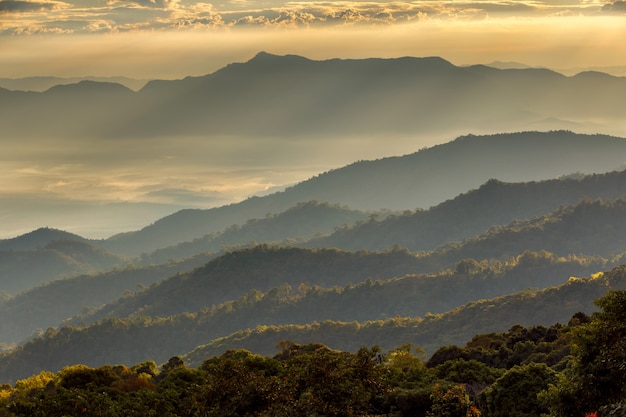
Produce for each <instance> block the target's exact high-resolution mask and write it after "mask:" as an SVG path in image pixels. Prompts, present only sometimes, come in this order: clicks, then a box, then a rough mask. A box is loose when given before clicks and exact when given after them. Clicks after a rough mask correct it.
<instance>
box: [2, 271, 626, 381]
mask: <svg viewBox="0 0 626 417" xmlns="http://www.w3.org/2000/svg"><path fill="white" fill-rule="evenodd" d="M566 264H567V262H565V263H563V262H562V263H561V265H559V266H557V268H562V267H565V268H567V266H566ZM554 265H556V264H554ZM549 270H550V268H549V267H547V269H546V270H545V271H544V272H548V271H549ZM553 271H554V270H553ZM509 274H510V275H509ZM519 274H522V275H526V276H527V277H530V276H531V274H532V270H531V269H530V268H527V266H525V265H523V264H522V263H519V264H518V265H511V268H510V269H509V270H508V271H505V272H503V273H502V274H499V275H498V274H496V275H494V276H493V277H492V278H491V279H493V282H497V281H499V280H501V279H502V280H503V281H508V282H513V283H514V281H515V279H514V277H515V276H516V275H517V276H518V277H519ZM548 274H549V272H548ZM563 278H564V277H562V279H563ZM438 279H439V278H438V277H431V278H429V277H406V278H403V279H401V280H390V281H385V282H378V283H376V284H372V283H369V284H368V283H365V284H363V285H360V286H348V287H346V288H345V289H344V290H343V291H341V290H334V291H329V290H322V289H319V288H318V289H310V290H308V291H305V292H303V293H301V294H300V295H299V296H295V297H290V296H289V294H288V292H287V293H286V292H285V290H286V289H285V288H284V287H281V288H277V289H275V290H272V291H270V292H268V293H267V294H262V293H260V292H254V291H253V292H250V293H249V294H247V295H246V296H245V297H241V298H240V299H238V300H236V301H233V302H229V303H225V304H223V305H221V306H218V307H214V308H212V309H210V310H203V311H199V312H197V313H194V314H181V315H176V316H172V317H168V318H156V317H155V318H150V317H148V316H140V317H137V318H135V319H109V320H104V321H102V322H100V323H98V324H95V325H93V326H89V327H86V328H76V327H64V328H61V329H58V330H54V329H49V330H48V331H47V332H46V333H45V334H44V335H43V336H42V337H40V338H37V339H35V340H32V341H31V342H28V343H26V344H25V345H23V346H21V347H18V348H16V349H15V350H14V351H13V352H11V353H8V354H6V355H5V356H3V357H2V358H0V378H1V379H2V380H10V379H13V378H20V377H23V376H24V375H30V374H33V373H37V372H39V371H41V370H44V369H48V370H53V371H56V370H59V369H61V368H62V367H63V366H66V365H69V364H73V363H76V362H80V363H84V364H87V365H89V366H94V365H99V364H105V363H109V364H110V363H137V362H141V361H144V360H147V359H155V360H157V361H160V362H164V361H165V360H166V359H167V358H168V357H171V356H172V355H174V354H176V352H180V351H181V350H184V349H185V347H186V346H193V345H194V344H200V343H202V342H201V340H202V339H205V340H207V339H209V340H210V339H212V338H214V339H215V340H214V341H213V342H211V344H209V345H207V346H203V347H201V348H198V350H196V351H195V352H193V353H192V354H190V355H188V356H187V358H186V359H187V360H188V363H192V364H197V362H198V360H200V361H202V360H204V359H206V358H207V357H210V356H215V355H219V354H221V353H222V352H223V351H224V350H226V349H229V348H234V349H238V348H247V349H250V350H252V351H254V352H258V353H263V352H271V353H273V351H274V349H275V346H276V345H277V344H278V343H279V342H280V341H281V340H294V341H296V342H301V341H302V342H307V341H313V340H317V341H322V343H325V344H328V345H329V346H331V347H334V348H340V349H344V350H357V349H358V348H359V347H361V346H372V345H380V346H381V347H382V348H383V349H391V348H394V347H396V346H399V345H401V344H405V343H415V344H419V345H420V346H422V347H424V348H425V349H426V351H427V352H430V353H432V352H433V351H434V350H435V349H437V348H438V347H440V346H443V345H448V344H455V343H456V344H458V343H461V342H463V341H466V340H469V339H470V338H471V337H472V336H473V335H474V334H476V333H488V332H493V331H504V330H506V329H508V328H509V327H511V326H512V325H513V324H522V325H538V324H544V325H545V324H549V323H553V322H555V321H565V322H566V321H567V320H568V319H569V318H570V317H571V316H572V315H573V314H574V313H576V312H578V311H585V312H587V313H589V312H590V311H591V310H592V309H593V300H594V299H595V298H597V297H599V296H601V295H604V293H606V291H607V290H608V289H615V288H625V287H626V274H625V273H624V268H623V267H622V268H621V269H620V268H616V269H615V270H613V271H611V272H609V273H606V274H602V273H599V274H595V275H594V276H592V277H591V278H589V279H570V280H569V281H567V283H565V284H561V285H560V286H558V287H551V288H549V289H546V290H543V291H537V292H532V291H528V290H526V291H523V292H521V293H516V294H513V295H508V296H502V297H498V298H494V299H489V300H482V301H478V302H470V303H469V304H466V305H464V306H461V307H458V308H455V309H453V310H451V311H450V312H447V313H443V314H425V316H424V318H410V317H404V318H401V317H399V316H396V317H395V318H392V319H387V320H369V321H364V322H362V323H359V322H358V321H356V320H351V321H350V322H340V321H336V320H333V319H326V320H320V321H313V320H314V319H315V317H324V316H325V317H333V315H335V314H336V311H337V309H338V308H339V309H340V308H341V307H342V302H343V301H344V300H350V299H352V300H353V301H354V302H347V303H346V305H345V306H343V308H344V309H345V312H346V313H347V312H348V311H352V312H355V316H358V315H359V314H363V313H364V312H365V311H366V310H367V309H370V308H374V309H380V310H382V311H387V313H391V314H393V308H394V306H393V303H388V302H387V303H385V302H380V303H376V304H377V305H373V303H372V301H373V300H379V299H381V298H384V297H385V294H386V295H388V296H391V297H392V298H393V297H394V295H395V296H397V295H400V294H402V293H405V292H406V290H407V289H409V288H410V289H411V290H410V291H409V294H406V293H405V294H404V295H403V296H402V302H403V304H404V305H405V306H406V307H409V306H410V305H411V303H410V301H409V299H410V298H411V295H412V296H414V297H416V300H415V302H414V303H412V304H413V305H419V304H420V300H426V299H428V297H433V293H432V291H433V290H434V288H438V289H437V290H435V292H442V293H443V292H445V290H444V289H445V288H447V289H448V291H450V290H449V289H450V286H449V284H451V282H452V281H457V282H464V283H465V285H467V287H468V288H471V287H472V282H471V281H474V282H476V283H477V282H479V281H480V280H481V279H484V276H483V277H482V278H481V276H480V275H476V276H456V277H455V276H453V275H449V276H443V277H442V280H443V282H437V281H438ZM489 280H490V279H488V281H489ZM399 287H400V288H399ZM428 288H430V289H431V292H430V293H429V291H428ZM487 288H488V284H486V285H484V286H483V289H487ZM473 295H474V296H476V295H477V294H476V293H474V294H473ZM320 302H321V305H320ZM314 306H315V307H314ZM317 307H321V308H317ZM328 307H331V308H330V309H329V308H328ZM389 308H391V309H392V310H387V309H389ZM409 308H410V307H409ZM292 313H298V314H299V315H298V316H296V317H292V316H291V314H292ZM348 314H349V313H348ZM370 314H372V313H370ZM374 314H380V311H379V312H378V313H374ZM307 318H308V319H309V320H310V319H311V318H313V320H311V322H312V324H305V323H306V322H305V321H304V320H306V319H307ZM272 321H276V323H277V325H271V324H269V323H271V322H272ZM263 322H265V323H268V324H264V325H259V323H263ZM245 323H249V326H246V325H245ZM282 323H294V324H286V325H280V324H282ZM297 323H300V324H297ZM235 327H240V328H241V329H245V327H251V328H252V329H254V330H240V331H238V332H236V333H234V334H232V335H231V336H228V337H219V338H216V335H217V334H219V333H220V332H228V329H229V328H235ZM218 351H219V352H218ZM265 354H270V353H265ZM200 357H202V359H199V358H200Z"/></svg>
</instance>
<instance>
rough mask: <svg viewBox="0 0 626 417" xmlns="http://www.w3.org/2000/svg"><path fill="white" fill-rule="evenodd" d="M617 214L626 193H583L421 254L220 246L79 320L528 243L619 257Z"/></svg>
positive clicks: (502, 252)
mask: <svg viewBox="0 0 626 417" xmlns="http://www.w3.org/2000/svg"><path fill="white" fill-rule="evenodd" d="M624 218H626V200H610V201H606V202H602V201H583V202H581V203H580V204H578V205H576V206H572V207H564V208H562V209H559V210H557V211H555V212H553V213H551V214H549V215H546V216H542V217H540V218H536V219H531V220H527V221H516V222H513V223H511V224H510V225H508V226H506V227H497V228H494V229H492V230H490V231H489V232H488V233H486V234H484V235H481V236H479V237H475V238H471V239H466V240H464V241H462V242H458V243H451V244H449V245H446V246H444V247H442V248H440V249H438V250H435V251H432V252H428V253H420V254H414V253H412V252H409V251H407V250H404V249H401V248H400V247H396V248H393V249H390V250H387V251H385V252H373V253H369V252H365V251H358V252H347V251H341V250H337V249H328V248H325V249H316V250H306V249H299V248H295V247H283V248H280V247H270V246H267V245H262V246H257V247H254V248H250V249H246V250H240V251H234V252H230V253H227V254H225V255H223V256H221V257H219V258H217V259H214V260H213V261H211V262H209V263H208V264H207V265H205V266H204V267H202V268H198V269H196V270H194V271H192V272H189V273H181V274H178V275H177V276H175V277H172V278H170V279H167V280H165V281H163V282H161V283H159V284H157V285H155V286H154V287H152V288H149V289H148V290H146V291H144V292H141V293H138V294H136V295H135V296H134V297H128V298H124V299H121V300H118V301H117V302H115V303H111V304H110V305H107V306H105V307H103V308H102V309H100V310H98V311H95V312H94V313H93V315H92V317H91V318H87V317H83V318H81V320H83V321H85V320H96V319H101V318H105V317H128V316H132V315H137V314H146V315H151V316H168V315H171V314H176V313H183V312H189V311H196V310H199V309H201V308H203V307H210V306H211V305H213V304H219V303H222V302H224V301H227V300H231V299H235V298H238V297H240V296H242V295H243V294H245V292H246V291H248V290H249V289H252V288H254V289H257V290H260V291H267V290H269V289H271V288H273V287H276V286H278V285H281V284H285V283H286V284H289V285H292V286H298V285H299V284H301V283H309V284H311V285H321V286H334V285H339V286H344V285H347V284H349V283H352V284H355V283H358V282H361V281H364V280H366V279H368V278H372V279H379V278H390V277H397V276H401V275H404V274H410V273H434V272H437V271H442V270H446V269H454V268H455V267H456V265H457V263H458V262H459V261H461V260H464V259H474V260H477V261H478V262H480V261H482V260H498V261H506V260H508V259H509V258H510V257H515V256H518V255H519V254H521V253H523V252H525V251H527V250H531V251H542V250H546V251H548V252H552V253H555V254H557V255H558V256H570V255H574V256H576V255H593V256H598V257H603V258H604V259H607V260H609V261H611V262H620V261H621V260H622V259H623V257H622V256H619V255H620V254H622V253H624V252H626V239H624V237H623V236H626V223H625V222H623V221H622V219H624Z"/></svg>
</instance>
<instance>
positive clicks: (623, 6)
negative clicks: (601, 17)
mask: <svg viewBox="0 0 626 417" xmlns="http://www.w3.org/2000/svg"><path fill="white" fill-rule="evenodd" d="M602 11H603V12H607V13H619V14H626V1H616V2H615V3H608V4H605V5H604V6H602Z"/></svg>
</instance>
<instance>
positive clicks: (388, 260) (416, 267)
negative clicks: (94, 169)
mask: <svg viewBox="0 0 626 417" xmlns="http://www.w3.org/2000/svg"><path fill="white" fill-rule="evenodd" d="M423 263H424V262H423V261H422V260H420V259H419V258H417V257H416V256H415V255H413V254H411V253H409V252H407V251H403V250H390V251H387V252H383V253H368V252H346V251H340V250H336V249H300V248H295V247H283V248H280V247H272V246H269V245H259V246H256V247H253V248H246V249H240V250H235V251H231V252H227V253H225V254H223V255H222V256H220V257H218V258H216V259H213V260H211V261H210V262H208V263H207V264H206V265H204V266H202V267H200V268H198V269H195V270H194V271H191V272H187V273H179V274H177V275H175V276H172V277H170V278H168V279H166V280H164V281H162V282H160V283H158V284H157V285H155V286H153V287H151V288H149V289H147V290H146V291H143V292H140V293H137V294H135V295H134V296H131V297H125V298H122V299H119V300H117V301H116V302H114V303H111V304H108V305H106V306H104V307H103V308H102V309H100V310H98V311H95V312H92V313H91V314H89V315H85V316H80V317H77V318H75V319H74V321H73V323H79V322H83V323H88V322H94V321H97V320H100V319H103V318H112V317H131V316H137V315H150V316H161V317H167V316H170V315H172V314H178V313H184V312H194V311H197V310H200V309H202V308H208V307H210V306H212V305H214V304H215V305H218V304H221V303H224V302H226V301H229V300H233V299H236V298H239V297H241V296H243V295H245V294H246V293H247V292H248V291H250V290H251V289H256V290H259V291H269V290H271V289H272V288H274V287H277V286H280V285H282V284H289V285H293V286H298V285H300V284H301V283H308V284H309V285H320V286H323V287H328V286H334V285H340V286H344V285H348V284H349V283H358V282H361V281H363V280H365V279H367V278H368V277H371V278H374V279H379V278H380V279H384V278H391V277H397V276H402V275H405V274H408V273H414V272H416V271H420V270H421V268H420V265H422V264H423Z"/></svg>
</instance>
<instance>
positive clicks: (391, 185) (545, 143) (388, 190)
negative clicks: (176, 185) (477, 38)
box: [103, 131, 626, 255]
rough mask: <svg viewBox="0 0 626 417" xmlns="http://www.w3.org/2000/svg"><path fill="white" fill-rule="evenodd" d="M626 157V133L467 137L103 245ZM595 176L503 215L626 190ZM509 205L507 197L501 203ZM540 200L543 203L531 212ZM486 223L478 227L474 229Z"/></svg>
mask: <svg viewBox="0 0 626 417" xmlns="http://www.w3.org/2000/svg"><path fill="white" fill-rule="evenodd" d="M624 161H626V140H625V139H623V138H615V137H610V136H603V135H580V134H575V133H572V132H564V131H558V132H544V133H541V132H524V133H514V134H499V135H489V136H464V137H460V138H458V139H456V140H454V141H452V142H449V143H446V144H442V145H437V146H434V147H432V148H428V149H423V150H421V151H419V152H416V153H414V154H410V155H405V156H401V157H393V158H383V159H379V160H374V161H360V162H356V163H354V164H351V165H348V166H345V167H343V168H340V169H336V170H333V171H329V172H326V173H323V174H320V175H318V176H316V177H314V178H311V179H309V180H307V181H304V182H301V183H299V184H297V185H295V186H293V187H289V188H287V189H286V190H285V191H283V192H278V193H275V194H272V195H269V196H264V197H253V198H249V199H247V200H245V201H242V202H240V203H237V204H231V205H228V206H223V207H218V208H213V209H208V210H198V209H197V210H182V211H180V212H177V213H174V214H172V215H170V216H167V217H164V218H162V219H160V220H158V221H156V222H154V223H153V224H151V225H149V226H147V227H145V228H143V229H141V230H139V231H136V232H130V233H125V234H122V235H118V236H113V237H111V238H110V239H107V240H106V241H105V242H103V245H104V246H105V247H106V248H107V249H109V250H112V251H114V252H118V253H124V254H126V255H139V254H141V253H147V252H152V251H154V250H156V249H160V248H163V247H167V246H172V245H175V244H178V243H182V242H188V241H191V240H193V239H196V238H201V237H203V236H204V235H206V234H209V233H215V232H219V231H223V230H224V229H226V228H228V227H230V226H231V225H233V224H243V223H245V222H246V221H247V220H249V219H257V218H263V217H265V216H266V214H267V213H280V212H283V211H285V210H287V209H288V208H290V207H293V206H295V205H296V204H298V203H302V202H308V201H311V200H317V201H319V202H330V203H337V204H340V205H346V206H348V207H350V208H351V209H354V210H380V209H390V210H411V211H413V210H415V209H427V208H429V207H431V206H434V205H437V204H440V203H442V202H444V201H445V200H449V199H452V198H454V197H456V196H458V195H459V194H461V193H466V192H467V191H468V190H472V189H476V188H478V187H480V186H481V185H482V184H484V183H486V182H487V181H489V180H490V179H497V180H499V181H505V182H528V181H538V180H547V179H553V178H557V177H561V176H565V175H569V174H572V173H576V172H578V173H581V174H591V173H603V172H608V171H613V170H616V169H617V170H621V169H622V168H623V166H624ZM594 181H600V182H602V180H601V179H595V180H589V182H588V183H586V184H585V185H578V184H576V183H570V184H569V185H567V186H565V188H577V187H580V191H574V190H572V194H570V195H569V196H568V199H566V200H564V201H561V200H558V198H561V197H564V196H565V194H566V191H563V192H561V191H558V190H556V188H558V187H556V186H554V185H552V187H554V188H553V189H547V188H549V187H550V186H546V190H545V192H546V194H545V195H535V196H533V198H537V197H539V201H537V202H526V203H524V204H522V205H521V208H520V209H517V211H514V212H512V213H511V214H510V215H509V216H508V217H506V216H501V217H498V218H499V219H501V220H500V221H501V222H504V223H506V222H508V221H510V220H512V219H513V218H526V217H528V216H533V215H538V214H544V213H545V212H547V211H549V210H554V209H556V208H557V207H558V205H562V204H574V203H575V202H576V201H578V199H580V198H581V197H582V196H583V195H589V196H591V197H607V198H616V197H622V196H624V195H626V194H624V193H623V182H622V183H620V182H619V180H616V179H614V180H612V181H614V184H612V185H609V184H606V185H603V184H598V187H597V189H598V190H606V188H608V187H611V188H613V191H610V192H608V193H607V194H606V195H605V194H603V193H604V191H594V190H595V188H596V187H595V186H594V185H593V182H594ZM610 181H611V179H607V182H610ZM620 186H622V188H620ZM529 187H530V186H529ZM522 188H523V187H520V188H519V189H517V190H514V191H512V193H513V194H515V193H517V192H519V193H520V196H519V197H514V198H518V199H519V200H522V199H523V198H524V197H525V196H524V193H525V191H524V190H523V189H522ZM540 192H541V191H540V190H537V193H540ZM552 192H555V193H556V194H555V197H552V196H551V193H552ZM587 193H588V194H587ZM509 197H510V196H509ZM479 198H480V197H479ZM542 200H545V203H542V202H541V201H542ZM504 204H506V203H505V202H504V203H503V202H501V203H500V206H501V207H502V206H503V205H504ZM532 204H536V205H537V206H536V207H535V208H534V209H532V210H530V209H528V211H527V212H525V211H523V210H524V209H525V208H528V207H529V205H532ZM512 209H515V205H514V204H511V205H510V206H509V207H508V210H512ZM527 213H528V214H527ZM479 227H480V226H479ZM487 227H488V226H487ZM482 230H484V229H482ZM482 230H476V229H474V230H473V231H471V232H470V234H475V233H479V232H480V231H482ZM453 239H456V237H453Z"/></svg>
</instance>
